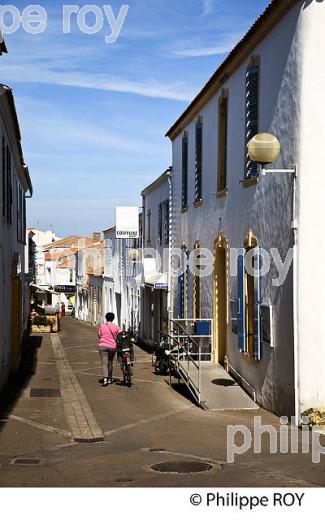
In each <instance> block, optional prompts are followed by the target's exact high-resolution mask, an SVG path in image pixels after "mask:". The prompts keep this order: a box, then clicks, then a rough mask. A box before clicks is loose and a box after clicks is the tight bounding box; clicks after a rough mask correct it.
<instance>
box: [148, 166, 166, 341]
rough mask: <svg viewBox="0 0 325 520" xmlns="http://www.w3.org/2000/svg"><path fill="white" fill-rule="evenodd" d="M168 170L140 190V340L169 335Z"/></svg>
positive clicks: (157, 339)
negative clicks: (141, 235)
mask: <svg viewBox="0 0 325 520" xmlns="http://www.w3.org/2000/svg"><path fill="white" fill-rule="evenodd" d="M170 199H171V168H169V169H168V170H166V171H165V172H164V173H163V174H162V175H160V176H159V177H158V178H157V179H156V180H155V181H154V182H153V183H152V184H150V185H149V186H148V187H147V188H145V189H144V190H143V191H142V207H143V241H142V245H143V251H142V262H143V280H142V282H143V283H142V290H141V294H142V295H141V300H142V311H141V316H142V320H141V322H142V323H141V325H142V326H141V330H140V337H141V339H142V340H143V341H145V342H148V343H153V342H159V341H160V339H161V336H162V335H165V334H167V333H168V311H169V299H168V281H169V280H168V272H169V263H170V257H169V242H170Z"/></svg>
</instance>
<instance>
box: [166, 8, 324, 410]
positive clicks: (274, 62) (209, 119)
mask: <svg viewBox="0 0 325 520" xmlns="http://www.w3.org/2000/svg"><path fill="white" fill-rule="evenodd" d="M301 5H302V3H301V2H300V3H299V4H297V6H296V7H295V8H294V9H292V10H291V11H290V12H289V13H288V15H287V16H286V17H285V18H284V19H283V20H282V22H281V23H280V24H279V25H278V26H277V27H276V28H275V29H274V30H273V31H272V32H271V33H270V34H269V35H268V36H267V37H266V38H265V40H264V41H263V42H262V43H260V44H259V45H258V46H257V47H256V49H255V50H254V52H253V53H252V54H254V55H259V56H260V59H261V65H260V131H270V132H273V133H274V134H275V135H277V137H278V138H279V140H280V142H281V143H282V150H283V151H282V153H281V156H280V158H279V160H278V162H277V164H276V166H281V167H292V166H293V164H295V163H297V162H299V156H298V148H299V144H300V143H299V141H300V139H299V128H300V114H299V106H300V97H299V96H300V87H301V45H302V42H301V32H300V10H301ZM319 7H320V9H323V6H322V5H320V6H319ZM301 16H305V15H304V14H303V15H301ZM249 61H250V58H249V59H247V60H246V61H245V62H244V63H243V64H242V65H241V66H240V67H239V68H238V69H237V70H236V71H235V73H234V74H233V75H232V76H231V77H230V78H229V79H228V80H227V81H226V82H225V83H224V85H223V87H224V88H225V89H228V90H229V128H228V165H227V166H228V188H229V194H228V196H227V197H225V198H222V199H218V198H217V197H216V172H217V139H218V135H217V132H218V131H217V121H218V101H219V96H220V92H218V93H217V94H216V95H215V96H214V97H213V98H212V99H211V100H210V101H209V102H208V104H207V105H206V106H205V107H204V108H203V110H202V111H201V112H200V113H199V114H197V115H201V116H202V117H203V205H202V207H199V208H194V206H193V200H194V165H195V121H196V117H195V118H194V120H193V121H192V123H191V124H190V125H189V126H188V127H187V130H188V132H189V195H188V203H189V209H188V211H187V212H186V213H184V214H181V212H180V207H181V173H182V165H181V158H182V135H180V136H179V137H177V138H176V140H175V141H174V142H173V182H174V222H176V226H175V247H180V246H181V244H182V242H183V241H184V242H185V243H186V244H187V246H188V249H189V250H190V251H191V250H193V247H194V243H195V241H197V240H199V241H200V243H201V247H206V248H209V249H210V250H213V244H214V241H215V239H216V236H217V234H218V232H219V231H221V232H222V233H223V234H224V235H225V236H226V238H227V240H228V245H229V248H238V247H243V243H244V239H245V237H246V235H247V233H248V232H249V231H250V230H252V232H253V233H254V235H256V236H257V238H258V240H259V244H260V245H261V246H262V247H264V248H265V249H267V250H270V249H271V248H278V250H279V252H280V254H281V256H282V258H284V257H285V255H286V253H287V250H288V248H290V247H291V246H292V236H293V233H292V230H291V207H292V183H291V179H290V177H289V176H286V175H282V176H274V175H272V176H269V177H267V178H263V179H262V180H261V182H260V183H258V184H257V185H256V186H251V187H248V188H244V187H243V185H242V184H240V181H242V180H243V176H244V143H245V128H244V121H245V72H246V68H247V66H248V65H249ZM197 115H196V116H197ZM275 275H276V270H274V269H273V270H271V272H270V275H269V277H268V278H267V279H266V280H264V282H263V283H264V289H263V300H264V301H265V302H267V303H269V304H272V305H273V306H274V311H275V325H276V326H275V348H274V350H273V349H271V348H269V347H268V346H267V345H264V346H263V358H262V361H261V362H260V364H259V367H258V368H257V367H255V366H254V364H253V363H249V362H247V360H246V359H245V358H244V356H242V355H241V354H240V353H239V351H238V348H237V336H236V335H235V334H233V333H232V332H231V328H230V324H229V326H228V351H227V354H228V357H229V361H230V363H231V364H232V365H233V366H234V367H235V368H236V369H237V370H238V372H239V373H240V374H242V376H243V377H244V378H245V379H246V380H247V381H248V382H249V383H250V384H251V385H252V386H253V387H254V388H255V389H256V391H257V396H258V401H259V403H260V404H261V405H262V406H264V407H265V408H267V409H270V410H272V411H274V412H276V413H277V414H279V415H280V414H288V415H291V414H292V415H293V414H294V410H295V407H294V397H295V395H294V356H293V353H294V342H293V310H292V293H293V287H292V270H291V271H290V272H289V274H288V276H287V279H286V281H285V283H284V285H283V286H282V287H281V288H275V287H274V286H273V285H272V283H271V280H272V278H273V277H274V276H275ZM201 297H202V317H204V318H209V317H212V312H213V311H212V300H213V295H212V277H208V278H206V279H204V280H203V282H202V294H201ZM236 298H237V279H236V278H230V279H229V299H236ZM176 300H177V290H176V283H175V282H174V305H176Z"/></svg>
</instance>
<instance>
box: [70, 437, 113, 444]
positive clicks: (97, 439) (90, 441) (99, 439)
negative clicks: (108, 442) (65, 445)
mask: <svg viewBox="0 0 325 520" xmlns="http://www.w3.org/2000/svg"><path fill="white" fill-rule="evenodd" d="M104 440H105V439H104V437H95V438H92V439H82V438H78V437H75V438H74V439H73V441H74V442H76V443H79V444H93V443H94V442H104Z"/></svg>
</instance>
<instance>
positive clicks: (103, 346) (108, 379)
mask: <svg viewBox="0 0 325 520" xmlns="http://www.w3.org/2000/svg"><path fill="white" fill-rule="evenodd" d="M105 318H106V323H105V324H104V325H101V326H100V327H99V331H98V337H99V343H98V349H99V355H100V359H101V362H102V368H103V383H102V386H107V385H111V384H112V383H113V379H112V376H113V360H114V356H115V353H116V338H117V335H118V334H119V332H122V330H121V329H120V327H119V326H118V325H115V323H113V321H114V319H115V316H114V314H113V313H112V312H108V313H107V314H106V316H105Z"/></svg>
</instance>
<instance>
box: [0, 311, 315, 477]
mask: <svg viewBox="0 0 325 520" xmlns="http://www.w3.org/2000/svg"><path fill="white" fill-rule="evenodd" d="M96 334H97V331H96V329H94V328H92V327H90V326H88V325H85V324H82V323H80V322H77V321H76V320H74V319H72V318H65V319H64V320H63V331H62V332H61V333H60V335H59V336H56V335H52V337H51V336H45V335H44V337H43V339H42V338H39V339H37V338H36V342H37V341H40V340H41V339H42V342H41V345H40V348H35V346H36V343H35V339H33V340H32V341H31V345H30V348H29V350H28V352H27V353H28V355H26V357H25V361H24V365H23V370H22V372H21V375H20V378H19V379H18V381H16V387H17V383H18V388H19V389H20V390H19V391H17V392H16V394H15V393H13V387H12V388H11V391H9V392H7V395H5V396H4V397H3V398H2V401H1V402H2V410H1V420H2V422H1V423H0V486H54V487H56V486H63V487H66V486H78V487H83V486H85V487H87V486H95V487H97V486H109V487H125V486H134V487H142V486H177V487H179V486H181V487H184V486H189V487H198V486H203V487H204V486H209V487H210V486H211V487H216V486H256V487H260V486H277V487H281V486H317V485H324V484H325V474H324V462H323V460H322V461H321V463H320V464H312V462H311V454H301V453H299V454H287V455H286V454H280V453H276V454H270V450H269V437H268V435H265V436H264V437H263V439H262V453H261V454H254V453H253V450H252V449H251V450H249V451H247V453H245V454H243V455H241V456H239V457H237V458H236V460H235V463H234V464H227V462H226V461H227V426H228V425H229V424H230V425H231V424H233V425H236V424H237V425H238V424H240V425H243V426H245V427H247V428H249V429H250V430H252V427H253V419H254V415H256V414H257V415H259V416H260V417H261V418H262V421H263V423H265V424H268V425H273V426H275V427H276V428H277V429H278V427H279V420H278V418H277V417H274V416H273V415H271V414H269V413H267V412H265V411H263V410H246V411H240V412H236V411H227V412H213V411H203V410H201V409H199V408H198V407H197V406H195V404H193V403H192V402H191V401H190V400H189V399H188V397H187V396H185V395H182V394H181V393H179V392H177V391H176V390H175V389H172V388H170V387H169V385H168V384H167V381H166V378H164V377H161V376H156V375H154V374H153V372H152V366H151V356H150V355H149V354H147V353H146V352H144V351H142V350H141V349H139V348H137V349H136V365H135V375H134V382H135V384H134V386H133V387H132V388H131V389H129V388H126V387H124V386H123V385H121V382H120V379H119V378H120V376H121V374H120V368H119V366H118V365H115V367H114V377H115V380H116V381H115V384H114V385H112V386H109V387H105V388H104V387H101V386H100V385H99V383H98V380H99V379H100V378H101V368H100V359H99V355H98V352H97V348H96V344H97V335H96ZM31 389H33V392H32V393H31ZM40 389H43V391H44V392H45V395H46V394H51V392H49V391H50V390H52V393H53V391H54V394H55V393H56V394H57V393H58V390H59V391H60V394H59V396H56V397H53V396H52V397H50V396H49V395H47V396H45V397H31V395H35V391H36V395H37V394H39V393H40V392H39V391H40ZM71 407H72V409H73V414H74V415H75V417H76V418H77V420H76V421H75V422H77V423H78V421H79V420H80V421H81V422H82V421H84V423H87V425H88V426H87V428H88V429H89V430H91V429H92V428H93V427H94V428H97V429H98V430H97V431H100V432H102V435H103V436H104V441H103V442H92V443H76V442H74V441H73V437H74V436H75V434H74V430H73V424H72V422H71V418H70V415H71ZM83 433H85V432H83ZM88 433H89V432H86V436H87V435H88ZM96 435H97V433H96ZM299 435H300V434H299ZM237 442H238V443H239V444H240V443H241V439H240V438H238V440H237ZM17 458H18V459H27V460H25V461H24V460H23V461H22V462H25V465H21V464H15V463H14V462H15V459H17ZM207 461H208V462H209V463H210V465H211V468H210V470H209V471H205V472H202V473H190V474H175V473H172V474H171V473H167V474H166V473H158V472H156V471H153V470H152V466H153V465H154V464H160V463H166V462H173V463H175V462H191V463H192V462H207ZM16 462H18V463H19V462H21V461H19V460H18V461H16Z"/></svg>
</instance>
